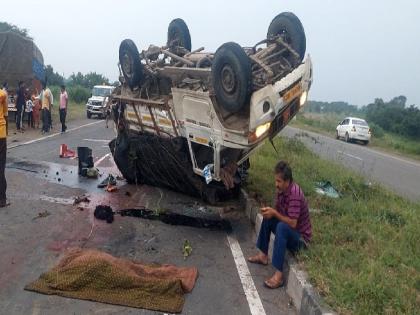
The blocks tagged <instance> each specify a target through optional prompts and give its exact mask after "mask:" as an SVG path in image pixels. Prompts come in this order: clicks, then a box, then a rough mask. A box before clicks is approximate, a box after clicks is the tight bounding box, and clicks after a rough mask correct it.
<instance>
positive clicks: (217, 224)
mask: <svg viewBox="0 0 420 315" xmlns="http://www.w3.org/2000/svg"><path fill="white" fill-rule="evenodd" d="M117 213H119V214H120V215H121V216H128V217H137V218H143V219H148V220H159V221H162V222H163V223H166V224H170V225H183V226H190V227H195V228H206V229H210V230H219V231H226V232H231V231H232V226H231V224H230V222H229V221H227V220H223V219H221V220H214V219H205V218H197V217H191V216H187V215H183V214H178V213H173V212H168V211H166V212H164V213H157V212H156V211H153V210H150V209H123V210H118V211H117Z"/></svg>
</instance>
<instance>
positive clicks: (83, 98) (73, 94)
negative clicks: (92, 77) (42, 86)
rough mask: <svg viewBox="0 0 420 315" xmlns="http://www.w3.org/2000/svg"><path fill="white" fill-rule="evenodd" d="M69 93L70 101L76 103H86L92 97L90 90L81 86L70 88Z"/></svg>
mask: <svg viewBox="0 0 420 315" xmlns="http://www.w3.org/2000/svg"><path fill="white" fill-rule="evenodd" d="M67 92H68V94H69V99H70V100H71V101H74V102H76V103H86V102H87V100H88V98H89V97H90V95H91V92H90V90H89V89H87V88H84V87H82V86H80V85H76V86H70V87H68V89H67Z"/></svg>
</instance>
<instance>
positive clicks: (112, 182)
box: [98, 174, 117, 188]
mask: <svg viewBox="0 0 420 315" xmlns="http://www.w3.org/2000/svg"><path fill="white" fill-rule="evenodd" d="M108 185H114V186H115V185H117V180H116V178H115V177H114V176H113V175H112V174H109V175H108V177H107V178H105V179H104V180H103V181H102V182H101V183H99V184H98V188H104V187H107V186H108Z"/></svg>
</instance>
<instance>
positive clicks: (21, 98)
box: [0, 81, 69, 208]
mask: <svg viewBox="0 0 420 315" xmlns="http://www.w3.org/2000/svg"><path fill="white" fill-rule="evenodd" d="M8 99H9V97H8V84H7V82H4V83H3V87H2V89H0V208H3V207H6V206H8V205H9V204H10V203H9V202H8V201H7V199H6V189H7V182H6V177H5V167H6V152H7V140H6V139H7V134H8V121H7V119H8V113H9V107H8V103H9V101H8ZM68 99H69V98H68V94H67V91H66V87H65V86H64V85H63V86H61V93H60V107H59V112H60V122H61V132H65V131H66V130H67V126H66V116H67V105H68ZM53 103H54V99H53V94H52V93H51V90H50V89H49V88H47V84H46V82H43V83H42V91H41V93H39V94H38V91H36V92H35V93H34V94H32V95H31V97H29V96H28V93H27V90H26V89H25V84H24V82H22V81H21V82H19V84H18V89H17V93H16V117H15V120H16V129H17V130H18V131H20V132H23V130H24V128H23V117H24V114H25V112H26V113H27V115H28V127H32V128H35V126H36V128H39V117H40V113H41V118H42V133H47V132H49V131H50V130H51V128H52V119H51V111H52V108H53Z"/></svg>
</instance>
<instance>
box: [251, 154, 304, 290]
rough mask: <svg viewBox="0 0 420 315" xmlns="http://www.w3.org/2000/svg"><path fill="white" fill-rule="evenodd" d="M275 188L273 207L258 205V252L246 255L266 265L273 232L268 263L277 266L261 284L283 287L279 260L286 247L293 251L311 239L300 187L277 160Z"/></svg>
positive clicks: (289, 170)
mask: <svg viewBox="0 0 420 315" xmlns="http://www.w3.org/2000/svg"><path fill="white" fill-rule="evenodd" d="M274 173H275V182H276V189H277V196H276V205H275V207H276V208H275V209H273V208H270V207H263V208H261V213H262V215H263V218H264V219H263V222H262V224H261V229H260V233H259V236H258V241H257V247H258V249H259V250H260V252H259V253H258V254H257V255H255V256H252V257H249V258H248V261H249V262H251V263H256V264H262V265H267V264H268V245H269V242H270V236H271V233H275V236H276V237H275V240H274V249H273V259H272V264H273V266H274V267H275V268H276V269H277V270H276V272H275V273H274V275H273V276H272V277H271V278H270V279H267V280H266V281H265V282H264V284H265V286H266V287H268V288H270V289H276V288H278V287H281V286H283V284H284V279H283V262H284V257H285V254H286V249H289V250H290V251H293V252H296V251H298V250H299V249H300V248H302V247H305V246H306V244H307V243H308V242H309V241H310V240H311V237H312V227H311V221H310V218H309V208H308V203H307V202H306V200H305V196H304V195H303V191H302V189H301V188H300V187H299V186H298V184H296V183H295V182H294V181H293V175H292V169H291V168H290V166H289V165H288V164H287V163H286V162H284V161H280V162H279V163H278V164H277V165H276V167H275V169H274Z"/></svg>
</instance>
